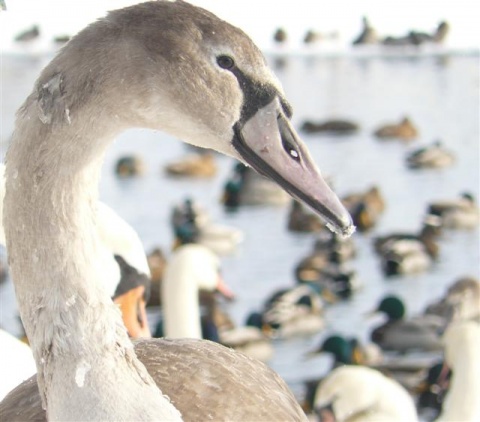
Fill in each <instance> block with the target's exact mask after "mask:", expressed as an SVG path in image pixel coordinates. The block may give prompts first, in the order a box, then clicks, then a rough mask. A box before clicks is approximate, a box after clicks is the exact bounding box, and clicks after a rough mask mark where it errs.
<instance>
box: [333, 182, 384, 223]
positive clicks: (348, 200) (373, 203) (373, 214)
mask: <svg viewBox="0 0 480 422" xmlns="http://www.w3.org/2000/svg"><path fill="white" fill-rule="evenodd" d="M341 199H342V203H343V204H344V205H345V207H346V208H347V209H348V212H349V213H350V215H351V216H352V219H353V221H354V223H355V226H356V227H357V230H358V231H359V232H366V231H368V230H370V229H372V228H373V227H375V225H376V224H377V222H378V220H379V218H380V217H381V215H382V214H383V212H384V211H385V206H386V205H385V199H384V197H383V194H382V192H381V189H380V187H379V186H377V185H373V186H371V187H370V188H368V189H367V190H366V191H365V192H354V193H350V194H347V195H344V196H342V198H341Z"/></svg>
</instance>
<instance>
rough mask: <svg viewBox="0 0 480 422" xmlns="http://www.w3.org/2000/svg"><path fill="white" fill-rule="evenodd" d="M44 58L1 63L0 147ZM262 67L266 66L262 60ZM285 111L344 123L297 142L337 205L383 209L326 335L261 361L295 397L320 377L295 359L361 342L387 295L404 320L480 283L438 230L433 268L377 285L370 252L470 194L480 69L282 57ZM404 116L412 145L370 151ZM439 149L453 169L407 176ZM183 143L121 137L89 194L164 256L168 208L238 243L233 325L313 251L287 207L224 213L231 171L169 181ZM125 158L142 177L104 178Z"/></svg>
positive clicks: (5, 298) (319, 368) (442, 63)
mask: <svg viewBox="0 0 480 422" xmlns="http://www.w3.org/2000/svg"><path fill="white" fill-rule="evenodd" d="M45 63H46V62H45V60H44V59H35V58H26V57H10V56H6V55H4V57H3V60H2V95H3V98H2V109H1V112H2V126H1V136H2V139H1V141H2V146H3V147H4V146H5V145H6V143H7V140H8V137H9V136H10V133H11V131H12V128H13V117H14V112H15V110H16V108H17V107H18V106H19V105H20V103H21V101H23V98H24V97H25V96H26V95H27V94H28V92H29V91H30V89H31V86H32V83H33V81H34V78H35V77H36V75H37V74H38V72H39V69H40V68H41V67H43V65H44V64H45ZM272 63H273V60H272ZM277 74H278V76H279V78H280V80H281V81H282V83H283V85H284V88H285V91H286V94H287V97H288V98H289V100H290V102H291V104H292V105H293V107H294V119H293V120H294V123H295V124H296V125H299V124H300V123H301V122H302V121H303V120H304V119H307V118H311V119H327V118H333V117H337V118H347V119H351V120H354V121H355V122H357V123H358V124H359V125H360V127H361V129H360V131H359V132H358V133H357V134H355V135H352V136H349V137H342V138H338V137H329V136H307V135H305V136H304V139H305V141H306V142H307V143H308V145H309V147H310V149H311V152H312V155H313V156H314V158H315V159H316V161H317V162H318V164H319V166H320V168H321V169H322V170H323V172H324V173H325V174H327V175H329V176H331V177H332V178H333V182H334V186H335V188H336V190H337V192H338V193H339V194H340V195H343V194H346V193H349V192H351V191H355V190H365V189H366V188H367V187H369V186H370V185H372V184H374V183H375V184H377V185H379V186H380V188H381V190H382V192H383V194H384V196H385V198H386V202H387V210H386V212H385V214H384V215H383V217H382V219H381V220H380V222H379V224H378V225H377V227H376V228H375V229H374V230H373V231H372V232H370V233H368V234H366V235H363V234H355V242H356V245H357V248H358V256H357V258H355V260H354V261H352V263H351V265H352V267H353V268H354V269H355V270H356V271H357V272H358V276H359V278H360V280H361V282H362V284H363V288H362V289H361V290H360V291H358V292H357V293H356V294H355V295H354V297H353V298H352V299H351V300H348V301H345V302H342V303H339V304H335V305H332V306H330V307H328V308H327V310H326V319H327V327H328V328H327V330H326V331H325V332H323V333H319V334H318V335H317V336H314V337H312V338H304V339H294V340H287V341H282V342H280V341H278V342H276V343H275V347H276V354H275V356H274V358H273V360H272V362H271V366H272V367H273V368H275V369H276V370H277V371H278V372H279V373H280V374H281V375H282V376H283V377H284V378H285V379H286V380H287V382H289V383H290V385H292V387H293V388H294V390H295V391H296V392H297V393H298V392H299V391H300V384H299V383H300V382H301V380H302V379H305V378H310V377H312V376H315V375H322V374H324V373H325V372H326V371H327V368H328V367H329V359H328V358H318V359H311V360H306V359H305V358H304V354H305V352H306V351H307V350H309V349H310V348H311V347H312V346H313V345H316V344H317V343H318V342H319V341H320V339H321V338H323V337H324V336H325V335H326V334H327V333H329V332H333V331H335V332H342V333H345V334H349V335H357V336H360V337H361V338H367V337H368V333H369V331H370V329H371V327H372V325H374V324H376V323H378V320H369V319H366V318H365V317H364V314H365V312H366V311H369V310H371V309H372V308H373V307H374V306H375V304H376V303H377V301H378V300H379V299H380V298H381V297H383V296H384V295H385V294H386V293H390V292H394V293H397V294H399V295H400V296H401V297H403V298H404V299H405V301H406V304H407V307H408V312H409V313H410V314H415V313H417V312H420V311H421V310H423V308H424V307H425V305H426V304H428V303H430V302H431V301H433V300H435V299H437V298H438V297H439V296H441V295H442V294H443V293H444V291H445V289H446V287H447V286H448V285H450V284H451V283H452V282H453V281H454V280H456V279H457V278H458V277H460V276H463V275H473V276H477V277H478V276H479V232H478V230H476V231H473V232H447V233H445V234H444V236H443V237H442V240H441V242H440V247H441V252H440V259H439V261H438V263H436V264H435V266H434V267H433V268H432V270H431V271H429V272H428V273H425V274H421V275H417V276H411V277H403V278H395V279H388V280H387V279H385V278H384V277H383V276H382V274H381V272H380V267H379V262H378V259H377V258H376V256H375V255H374V254H373V251H372V242H371V240H372V237H374V236H376V235H379V234H384V233H388V232H390V231H392V230H405V231H412V232H414V231H417V230H418V229H419V228H420V224H421V218H422V215H423V213H424V211H425V207H426V204H427V202H428V201H430V200H433V199H443V198H453V197H456V196H457V195H458V194H459V193H460V192H463V191H470V192H472V193H473V194H474V195H475V196H476V197H478V194H479V59H478V56H469V57H463V56H456V57H444V58H438V57H423V58H421V57H420V58H400V57H397V58H394V57H391V58H388V59H387V58H380V57H373V58H349V57H337V58H320V57H317V58H315V57H307V58H299V57H297V58H290V59H289V60H288V61H287V63H286V66H285V67H282V68H280V69H277ZM407 114H408V115H409V116H410V117H411V119H412V120H413V122H414V123H415V124H416V125H417V126H418V127H419V129H420V137H419V140H418V141H415V142H412V143H411V145H405V144H402V143H401V142H397V141H392V142H379V141H378V140H376V139H375V138H374V137H372V135H371V134H372V132H373V130H374V129H375V128H376V127H377V126H379V125H380V124H383V123H385V122H390V121H397V120H399V119H400V118H401V117H402V116H403V115H407ZM435 139H441V140H442V141H443V142H444V144H445V145H447V146H448V147H449V148H450V149H452V150H453V151H455V153H456V155H457V162H456V164H455V165H454V166H453V167H452V168H449V169H445V170H441V171H417V172H413V171H409V170H408V169H406V167H405V165H404V157H405V154H406V152H407V151H409V150H410V149H412V148H416V147H417V146H419V145H423V144H426V143H430V142H432V141H433V140H435ZM185 152H186V150H185V147H184V145H183V144H182V143H180V142H178V141H176V140H174V139H172V138H169V137H167V136H165V135H164V134H162V133H153V132H150V131H147V130H131V131H128V132H127V133H124V134H123V135H122V136H121V137H120V138H119V139H118V140H117V141H116V143H115V144H114V145H113V146H112V147H111V148H110V150H109V151H108V154H107V157H106V162H105V166H104V170H103V176H102V181H101V186H100V192H101V199H102V200H103V201H104V202H106V203H108V204H109V205H111V206H112V207H113V208H114V209H115V210H116V211H117V212H118V213H119V214H120V215H121V216H122V217H124V218H125V219H126V220H127V221H128V222H129V223H130V224H131V225H132V226H133V227H134V228H135V229H136V230H137V231H138V233H139V234H140V237H141V239H142V240H143V242H144V245H145V248H146V250H147V251H149V250H150V249H151V248H152V247H154V246H160V247H161V248H162V249H163V250H164V251H168V250H169V248H170V246H171V244H172V236H171V232H170V227H169V225H168V219H169V214H170V210H171V207H172V205H174V204H175V203H177V202H179V201H181V200H182V199H184V198H185V197H186V196H191V197H193V198H194V199H195V200H196V201H197V202H199V203H200V204H201V205H202V206H203V207H204V208H205V209H207V210H208V211H209V213H210V215H211V216H212V218H213V220H214V221H216V222H218V223H224V224H229V225H232V226H235V227H237V228H239V229H241V230H242V231H243V232H244V233H245V241H244V243H243V244H242V246H241V248H240V249H239V250H238V253H236V254H235V255H233V256H229V257H225V258H224V259H223V260H222V262H223V274H224V277H225V279H226V280H227V282H228V283H229V284H230V285H231V287H232V288H233V289H234V290H235V292H236V293H237V297H238V299H237V301H236V302H234V303H232V304H228V305H226V309H227V310H228V312H229V313H230V314H231V316H232V317H233V318H234V320H235V321H236V322H237V323H239V324H241V323H243V321H244V319H245V317H246V315H247V314H248V313H249V312H250V311H252V310H255V309H258V308H259V307H260V306H261V304H262V302H263V301H264V299H265V298H266V297H267V296H268V295H269V294H270V293H272V292H273V291H274V290H276V289H278V288H280V287H285V286H292V285H293V284H294V279H293V268H294V266H295V264H296V263H297V262H298V261H299V260H300V259H301V258H302V257H304V256H305V255H306V254H307V253H309V251H310V250H311V248H312V245H313V241H314V237H313V236H312V235H308V234H307V235H299V234H292V233H290V232H288V231H287V230H286V216H287V211H288V207H283V208H274V207H260V208H245V209H241V210H239V212H237V213H233V214H232V213H225V212H224V210H223V209H222V207H221V205H220V203H219V199H220V196H221V189H222V186H223V183H224V181H225V179H226V177H227V175H228V173H229V172H230V170H231V168H232V166H233V162H232V160H231V159H229V158H226V157H218V159H217V162H218V165H219V172H218V175H217V176H216V177H215V178H214V179H212V180H206V181H205V180H173V179H170V178H167V177H166V176H165V175H164V174H163V172H162V168H163V166H164V165H165V164H166V163H168V162H170V161H172V160H174V159H176V158H180V157H182V156H183V155H184V154H185ZM124 153H135V154H137V155H139V156H140V157H141V158H142V159H143V160H144V161H145V163H146V166H147V173H146V174H145V175H144V176H143V177H140V178H138V179H134V180H128V181H120V180H118V179H117V178H116V177H115V176H114V172H113V167H114V164H115V161H116V159H117V158H118V157H119V156H120V155H122V154H124ZM0 289H1V290H0V295H1V297H0V300H1V306H2V316H1V318H2V320H1V323H2V325H4V326H5V328H7V329H11V330H12V331H14V330H15V327H14V323H13V322H12V320H11V319H10V318H9V317H10V315H11V314H12V312H11V309H12V308H13V305H12V303H13V300H14V299H13V292H12V289H11V286H9V285H7V286H5V285H4V286H1V287H0Z"/></svg>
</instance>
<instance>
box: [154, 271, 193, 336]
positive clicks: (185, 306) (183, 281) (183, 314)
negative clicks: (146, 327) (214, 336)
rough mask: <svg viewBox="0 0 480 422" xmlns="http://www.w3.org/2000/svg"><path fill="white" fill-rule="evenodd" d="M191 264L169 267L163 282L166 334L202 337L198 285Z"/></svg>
mask: <svg viewBox="0 0 480 422" xmlns="http://www.w3.org/2000/svg"><path fill="white" fill-rule="evenodd" d="M194 280H195V275H194V274H192V268H191V264H190V265H189V264H188V263H185V265H183V266H181V267H180V268H171V270H169V269H168V268H167V273H166V274H165V279H164V281H163V283H162V297H163V312H164V326H165V336H166V337H172V338H198V339H201V338H202V330H201V324H200V305H199V298H198V287H197V285H196V284H195V282H194Z"/></svg>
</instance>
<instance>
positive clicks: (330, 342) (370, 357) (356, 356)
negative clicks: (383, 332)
mask: <svg viewBox="0 0 480 422" xmlns="http://www.w3.org/2000/svg"><path fill="white" fill-rule="evenodd" d="M318 353H329V354H331V355H332V356H333V359H334V361H333V364H332V368H336V367H338V366H341V365H365V366H371V365H376V364H378V363H380V362H383V360H384V356H383V351H382V349H381V348H380V347H378V345H376V344H374V343H363V342H360V341H359V340H358V339H357V338H355V337H352V338H347V337H345V336H343V335H341V334H330V335H329V336H327V337H326V338H324V339H323V340H322V343H321V345H320V347H318V348H316V349H315V350H314V351H313V352H311V353H310V355H311V354H318Z"/></svg>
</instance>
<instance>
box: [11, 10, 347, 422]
mask: <svg viewBox="0 0 480 422" xmlns="http://www.w3.org/2000/svg"><path fill="white" fill-rule="evenodd" d="M179 69H181V71H179ZM290 116H291V107H290V105H289V104H288V102H287V101H286V99H285V96H284V94H283V91H282V88H281V86H280V84H279V83H278V81H277V79H276V78H275V77H274V76H273V74H272V73H271V71H270V70H269V68H268V67H267V65H266V61H265V59H264V57H263V56H262V54H261V53H260V51H259V50H258V48H257V47H256V46H255V45H254V44H253V43H252V42H251V40H250V39H249V38H248V37H247V36H246V35H245V34H244V33H243V32H242V31H240V30H239V29H237V28H235V27H233V26H231V25H229V24H227V23H226V22H223V21H221V20H220V19H218V18H217V17H215V16H214V15H212V14H210V13H209V12H207V11H205V10H204V9H201V8H198V7H194V6H192V5H190V4H188V3H186V2H183V1H175V2H168V1H155V2H145V3H140V4H137V5H134V6H131V7H127V8H124V9H120V10H116V11H113V12H110V13H109V14H108V15H107V16H106V17H105V18H103V19H100V20H99V21H97V22H96V23H94V24H92V25H90V26H88V27H87V28H85V29H84V30H83V31H81V32H80V33H78V34H77V35H76V36H75V37H73V38H72V39H71V40H70V41H69V42H68V43H67V44H66V45H65V46H64V48H63V49H62V50H60V52H59V53H58V55H57V56H56V57H55V58H54V59H53V60H52V61H51V62H50V64H49V65H47V67H46V68H45V69H44V70H43V71H42V73H41V75H40V77H39V78H38V80H37V82H36V83H35V86H34V89H33V91H32V93H31V94H30V96H29V97H28V98H27V99H26V101H25V102H24V104H23V105H22V106H21V108H20V110H19V111H18V113H17V119H16V123H15V130H14V134H13V136H12V140H11V144H10V147H9V150H8V152H7V156H6V163H7V166H6V196H5V201H4V219H3V220H4V226H5V235H6V241H7V249H8V252H9V259H10V268H11V274H12V279H13V281H14V283H15V290H16V295H17V301H18V303H19V310H20V314H21V317H22V321H23V323H24V326H25V331H26V333H27V336H28V338H29V341H30V344H31V347H32V351H33V355H34V358H35V361H36V365H37V383H38V387H39V392H40V396H41V399H42V405H43V407H44V408H46V410H47V417H48V419H49V420H66V421H67V420H85V421H88V420H105V421H108V420H111V421H113V420H115V421H120V420H138V419H143V420H180V419H181V414H180V412H179V411H178V409H176V408H175V406H174V405H173V404H172V403H171V402H170V400H169V399H168V398H166V397H165V396H164V395H163V394H162V392H161V391H160V389H159V388H158V386H157V385H156V383H155V381H154V379H153V378H152V375H154V376H162V374H153V373H152V374H149V373H148V371H147V370H146V368H145V366H144V365H143V364H142V363H141V362H140V360H139V359H138V358H137V356H136V354H135V351H134V348H133V346H132V343H131V341H130V339H129V338H128V335H127V332H126V330H125V328H124V327H123V324H122V321H121V315H120V312H119V311H118V309H117V308H116V307H115V305H114V304H113V303H112V301H111V299H110V297H109V296H108V294H107V292H106V291H105V289H103V287H101V280H102V278H103V274H104V270H103V262H104V259H103V255H104V254H103V252H102V250H104V249H105V248H104V247H103V245H102V243H101V240H100V237H99V235H98V232H97V230H96V227H97V225H98V211H97V209H98V207H97V202H98V182H99V177H100V174H101V166H102V162H103V157H104V154H105V151H106V149H107V148H108V146H109V145H110V143H111V142H112V141H113V139H114V138H115V137H116V136H117V135H118V134H119V133H120V132H122V131H124V130H126V129H128V128H130V127H139V126H140V127H144V128H150V129H157V130H163V131H165V132H168V133H170V134H171V135H173V136H175V137H177V138H179V139H183V140H185V141H187V142H189V143H192V144H194V145H197V146H203V147H208V148H212V149H214V150H216V151H218V152H221V153H224V154H227V155H230V156H233V157H235V158H237V159H240V160H242V161H244V162H246V163H248V164H249V165H251V166H252V167H254V168H255V169H256V170H257V171H259V172H261V173H263V174H264V175H266V176H268V177H269V178H271V179H274V180H275V181H277V182H278V183H279V184H280V185H282V186H283V187H284V188H285V189H286V190H287V191H288V192H289V193H291V194H292V195H294V196H296V197H299V198H300V199H302V200H303V201H304V202H305V203H307V204H308V205H309V206H311V207H312V208H314V209H315V210H317V211H318V212H319V213H321V214H322V215H324V217H325V219H326V220H327V221H328V222H329V224H330V226H331V227H332V228H334V229H335V230H337V231H338V232H341V233H343V234H345V235H348V234H351V233H352V232H353V230H354V227H353V224H352V221H351V218H350V216H349V215H348V212H347V211H346V210H345V208H344V207H343V206H342V205H341V203H340V201H339V199H338V197H337V196H336V195H335V194H334V193H333V192H332V191H331V190H330V188H329V187H328V185H327V184H326V183H325V181H324V180H323V178H322V177H321V175H320V172H319V170H318V168H317V167H316V165H315V164H314V163H313V161H312V159H311V157H310V155H309V152H308V150H307V148H306V147H305V145H304V144H303V142H302V141H301V140H300V138H299V137H298V135H297V134H296V132H295V130H294V129H293V127H292V125H291V123H290ZM47 273H48V274H49V276H48V277H45V274H47ZM32 285H34V286H35V287H36V288H35V289H32V288H31V286H32ZM174 344H178V343H174ZM158 347H159V348H161V346H158ZM176 347H178V349H177V353H181V350H182V345H181V344H178V346H176ZM199 353H201V352H199ZM239 359H242V358H239ZM166 365H168V364H166ZM258 365H260V363H258ZM195 366H198V367H201V364H200V361H198V360H197V361H196V364H195ZM254 366H255V365H254ZM224 369H226V368H224ZM245 371H247V372H248V371H251V368H250V369H248V367H245ZM252 372H255V370H253V371H252ZM235 373H236V374H237V375H238V376H236V377H235V376H233V378H232V376H228V377H227V378H229V382H230V383H231V384H232V385H235V384H236V383H238V384H242V383H243V382H244V378H243V371H242V370H241V369H240V368H238V370H237V371H236V372H235ZM170 381H172V382H173V383H175V382H176V380H175V379H171V380H170ZM256 384H258V383H256ZM111 386H114V388H109V387H111ZM181 387H182V388H183V385H182V386H181ZM213 387H214V386H212V385H211V384H210V385H204V384H202V383H200V385H199V384H197V385H196V387H195V388H196V389H198V395H199V396H200V395H201V396H202V397H209V396H210V395H212V396H214V394H210V393H209V392H208V391H207V392H205V390H204V389H205V388H207V390H208V388H213ZM250 387H251V388H253V386H250ZM263 387H264V386H261V388H263ZM270 387H271V389H272V391H269V394H268V405H269V406H273V407H277V408H278V403H277V401H278V400H280V401H285V402H288V403H289V406H288V409H289V411H290V413H288V412H287V414H285V415H284V417H281V416H278V417H277V418H276V419H277V420H281V419H285V420H302V419H304V416H302V415H303V413H302V411H301V410H300V408H299V406H298V405H296V406H295V404H296V402H295V400H294V398H293V397H292V394H291V392H290V391H289V390H288V389H286V388H285V389H282V388H280V389H279V388H278V386H277V387H274V386H273V385H270ZM233 390H235V388H234V389H233ZM267 390H269V387H267ZM265 391H266V390H263V393H260V392H259V394H256V393H255V392H254V390H252V391H251V397H252V400H254V401H255V402H256V403H257V404H258V405H259V404H260V402H261V403H262V404H261V406H262V407H263V410H264V411H265V410H266V401H265V399H263V398H262V396H265ZM274 391H275V393H273V392H274ZM210 392H211V390H210ZM273 397H275V399H273ZM172 400H175V399H174V397H172ZM236 400H237V399H236V397H235V395H233V396H229V397H228V398H227V397H226V396H222V407H233V408H238V407H244V404H243V403H242V405H240V404H239V403H238V401H236ZM293 402H295V403H294V404H292V403H293ZM86 403H88V406H87V405H86ZM225 403H228V406H225ZM211 406H212V407H214V406H215V404H214V403H211ZM217 407H218V402H217ZM245 411H246V412H247V413H246V414H245V413H244V414H243V415H242V420H248V419H250V420H254V419H257V416H256V415H257V413H258V412H259V410H258V406H249V409H248V411H247V410H245ZM248 412H250V413H249V414H248ZM292 413H293V414H294V415H295V416H292ZM217 419H228V417H222V416H220V415H219V417H218V418H217Z"/></svg>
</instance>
